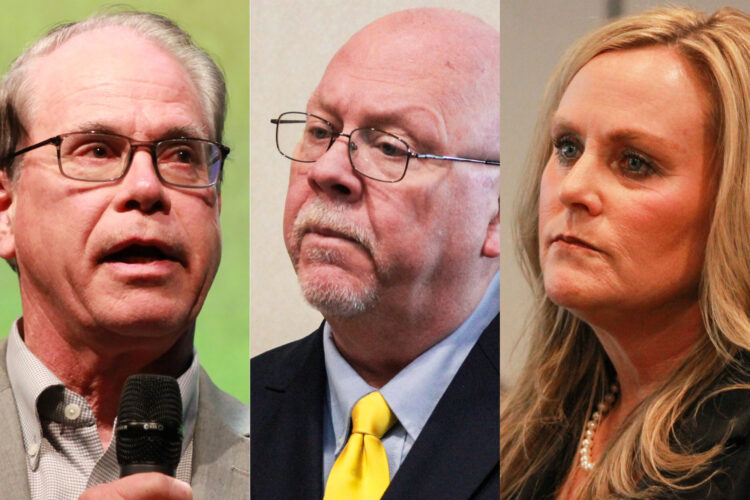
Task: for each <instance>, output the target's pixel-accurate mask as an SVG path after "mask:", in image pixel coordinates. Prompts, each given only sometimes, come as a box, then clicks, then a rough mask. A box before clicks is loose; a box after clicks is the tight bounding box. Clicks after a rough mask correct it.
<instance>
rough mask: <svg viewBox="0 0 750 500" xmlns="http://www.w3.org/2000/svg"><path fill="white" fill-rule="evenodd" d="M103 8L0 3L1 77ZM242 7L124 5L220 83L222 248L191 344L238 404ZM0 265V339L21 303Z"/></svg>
mask: <svg viewBox="0 0 750 500" xmlns="http://www.w3.org/2000/svg"><path fill="white" fill-rule="evenodd" d="M111 5H113V4H112V2H104V1H96V0H58V1H51V0H50V1H34V0H32V1H28V0H26V1H24V0H2V13H0V72H2V73H5V71H6V70H7V69H8V67H9V65H10V63H11V61H12V60H13V59H14V58H15V57H16V56H18V54H20V53H21V51H22V50H23V49H24V48H25V47H27V46H28V45H29V44H30V43H31V42H32V41H34V40H36V39H37V38H39V37H40V36H41V35H43V34H44V33H45V32H46V31H47V30H49V29H50V28H52V27H54V26H56V25H58V24H60V23H63V22H70V21H78V20H81V19H83V18H85V17H87V16H88V15H89V14H91V13H92V12H94V11H95V10H97V9H101V8H103V7H108V6H111ZM122 5H124V4H118V8H120V6H122ZM248 6H249V2H248V0H224V1H213V2H206V1H203V0H146V1H138V0H131V1H129V2H128V3H127V5H126V7H132V8H134V9H138V10H146V11H150V12H155V13H158V14H163V15H165V16H167V17H169V18H171V19H172V20H174V21H176V22H177V24H179V25H180V26H181V27H182V28H183V29H184V30H185V31H187V32H188V33H190V34H191V35H192V36H193V39H194V40H195V42H196V43H197V44H198V45H199V46H201V47H202V48H203V49H205V50H206V51H207V52H208V53H209V54H210V55H211V56H212V57H213V58H214V60H216V62H217V63H218V64H219V66H220V67H221V68H222V69H223V70H224V73H225V75H226V78H227V86H228V88H229V114H228V117H227V123H226V127H225V130H226V132H225V136H224V143H225V144H226V145H228V146H229V147H230V148H232V152H231V154H230V156H229V158H228V160H227V163H226V165H225V167H224V168H225V170H224V186H223V188H222V197H223V200H222V214H221V225H222V230H223V236H224V250H223V254H222V261H221V266H220V267H219V273H218V275H217V276H216V281H215V282H214V284H213V287H212V288H211V292H210V293H209V295H208V299H207V300H206V303H205V305H204V307H203V311H202V312H201V314H200V316H199V318H198V326H197V333H196V347H197V349H198V352H199V353H200V359H201V363H202V364H203V366H204V367H205V368H206V370H207V371H208V373H209V374H210V375H211V377H212V378H213V380H214V382H215V383H216V384H217V385H218V386H219V387H221V388H222V389H224V390H225V391H227V392H229V393H231V394H233V395H234V396H236V397H237V398H239V399H240V400H242V401H244V402H246V403H247V402H249V400H250V394H249V393H250V388H249V377H250V373H249V372H250V366H249V363H248V359H249V345H248V341H249V305H250V302H249V258H248V252H249V234H248V233H249V227H250V225H249V220H248V219H249V214H250V206H249V147H248V136H249V123H248V110H249V101H248V97H249V96H248V95H249V81H248V79H249V59H250V56H249V45H250V42H249V18H250V14H249V7H248ZM61 132H64V131H61ZM0 264H2V265H0V338H2V337H4V336H5V335H7V332H8V331H9V329H10V326H11V323H12V321H13V320H14V319H15V318H16V317H18V316H19V315H20V314H21V301H20V297H19V292H18V280H17V278H16V275H15V274H14V273H13V272H12V271H11V270H10V268H9V267H8V266H6V265H4V264H3V263H0Z"/></svg>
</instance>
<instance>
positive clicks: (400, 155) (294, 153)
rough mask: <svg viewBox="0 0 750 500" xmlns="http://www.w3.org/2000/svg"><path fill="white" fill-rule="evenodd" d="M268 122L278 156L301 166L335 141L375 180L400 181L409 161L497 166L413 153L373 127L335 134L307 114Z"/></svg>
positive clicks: (358, 168) (284, 115)
mask: <svg viewBox="0 0 750 500" xmlns="http://www.w3.org/2000/svg"><path fill="white" fill-rule="evenodd" d="M271 123H273V124H275V125H276V147H277V148H278V150H279V153H281V154H282V155H284V156H286V157H287V158H289V159H290V160H294V161H298V162H302V163H313V162H315V161H317V160H318V158H320V157H321V156H323V154H325V152H326V151H328V150H329V149H330V148H331V146H332V145H333V143H334V142H336V139H337V138H339V137H346V138H348V139H349V144H348V148H347V149H348V151H349V161H350V162H351V164H352V168H354V170H356V171H357V172H359V173H360V174H362V175H364V176H365V177H369V178H370V179H374V180H376V181H382V182H398V181H400V180H401V179H403V178H404V175H406V168H407V167H408V166H409V160H410V159H411V158H417V159H428V160H448V161H461V162H471V163H482V164H485V165H497V166H499V165H500V162H499V161H492V160H478V159H474V158H458V157H455V156H438V155H433V154H423V153H415V152H414V151H412V149H411V147H409V145H408V144H407V143H406V141H404V140H403V139H401V138H399V137H398V136H395V135H393V134H391V133H389V132H385V131H383V130H379V129H376V128H369V127H363V128H357V129H354V130H352V131H351V132H349V133H348V134H344V133H341V132H336V130H335V128H334V126H333V125H332V124H331V123H330V122H328V121H327V120H324V119H323V118H321V117H319V116H315V115H311V114H310V113H299V112H288V113H282V114H281V115H280V116H279V117H278V118H274V119H272V120H271Z"/></svg>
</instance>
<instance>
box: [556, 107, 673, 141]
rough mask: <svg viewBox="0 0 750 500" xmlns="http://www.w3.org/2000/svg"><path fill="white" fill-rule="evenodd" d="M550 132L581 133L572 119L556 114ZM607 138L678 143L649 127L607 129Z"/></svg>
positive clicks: (611, 139)
mask: <svg viewBox="0 0 750 500" xmlns="http://www.w3.org/2000/svg"><path fill="white" fill-rule="evenodd" d="M550 125H551V126H550V132H551V133H553V135H556V131H559V130H561V131H569V132H571V133H575V134H577V133H579V132H578V130H579V128H578V127H577V126H576V125H574V124H573V123H572V122H571V121H569V120H566V119H565V118H561V117H559V116H556V115H554V116H553V117H552V120H551V122H550ZM606 139H607V140H609V141H614V142H628V141H633V140H638V141H640V140H646V141H649V142H655V143H658V144H664V145H665V146H667V147H671V148H676V147H678V145H679V144H678V143H676V142H674V141H673V140H670V139H669V138H668V137H664V136H661V135H658V134H654V133H652V132H650V131H649V130H647V129H640V128H638V129H634V128H627V127H620V128H613V129H611V130H608V131H607V135H606Z"/></svg>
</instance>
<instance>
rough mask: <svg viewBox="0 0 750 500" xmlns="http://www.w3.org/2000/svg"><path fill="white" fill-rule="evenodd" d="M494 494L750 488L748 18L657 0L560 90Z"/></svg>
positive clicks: (670, 494) (736, 492) (606, 36)
mask: <svg viewBox="0 0 750 500" xmlns="http://www.w3.org/2000/svg"><path fill="white" fill-rule="evenodd" d="M542 110H543V111H542V114H541V117H540V121H539V125H538V128H537V131H536V135H535V138H534V140H533V141H532V144H534V145H535V150H534V151H533V152H532V154H531V155H530V160H529V161H530V164H529V165H528V168H527V171H528V186H527V187H526V189H525V191H524V199H523V200H522V202H521V206H520V210H519V218H518V220H519V225H518V242H519V249H520V253H521V256H522V261H523V265H524V267H525V271H526V273H527V276H528V278H529V280H530V282H531V284H532V286H533V289H534V291H535V294H536V300H537V308H536V310H535V313H534V316H533V318H532V320H531V321H530V323H529V326H528V332H527V334H528V336H529V343H530V345H531V349H530V352H531V355H530V356H529V359H528V360H527V362H526V365H525V368H524V371H523V373H522V374H521V376H520V377H519V382H518V383H517V384H516V386H515V387H513V388H512V389H511V390H510V391H509V393H508V395H507V400H506V401H505V403H506V404H505V405H504V410H503V412H502V414H501V419H500V420H501V431H500V440H501V445H500V446H501V471H500V477H501V498H508V499H511V498H513V499H515V498H523V499H526V498H532V499H535V500H536V499H545V498H550V499H551V498H556V499H579V498H584V499H599V498H715V499H732V498H737V499H739V498H748V495H750V440H749V439H748V438H749V437H750V385H748V384H749V383H750V355H748V353H749V352H750V316H749V315H750V129H749V123H750V18H749V17H748V16H746V15H745V14H743V13H742V12H740V11H738V10H734V9H729V8H726V9H721V10H719V11H717V12H716V13H715V14H713V15H711V16H707V15H705V14H702V13H700V12H697V11H693V10H689V9H666V10H656V11H651V12H647V13H644V14H640V15H636V16H632V17H628V18H624V19H621V20H619V21H616V22H614V23H611V24H609V25H607V26H604V27H603V28H600V29H599V30H597V31H595V32H593V33H592V34H590V35H588V36H586V37H585V38H583V39H582V40H580V41H579V42H578V43H577V44H575V45H574V46H573V47H572V48H571V49H570V50H569V51H568V52H567V53H566V55H565V56H564V58H563V60H562V62H561V63H560V65H559V66H558V69H557V70H556V72H555V74H554V75H553V77H552V80H551V82H550V83H549V85H548V87H547V92H546V95H545V100H544V103H543V106H542Z"/></svg>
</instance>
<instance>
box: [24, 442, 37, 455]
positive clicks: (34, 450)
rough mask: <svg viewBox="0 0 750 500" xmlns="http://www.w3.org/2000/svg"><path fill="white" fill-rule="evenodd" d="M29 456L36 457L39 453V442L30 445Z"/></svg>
mask: <svg viewBox="0 0 750 500" xmlns="http://www.w3.org/2000/svg"><path fill="white" fill-rule="evenodd" d="M27 453H28V454H29V456H31V457H35V456H36V454H37V453H39V443H31V444H30V445H29V449H28V451H27Z"/></svg>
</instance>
